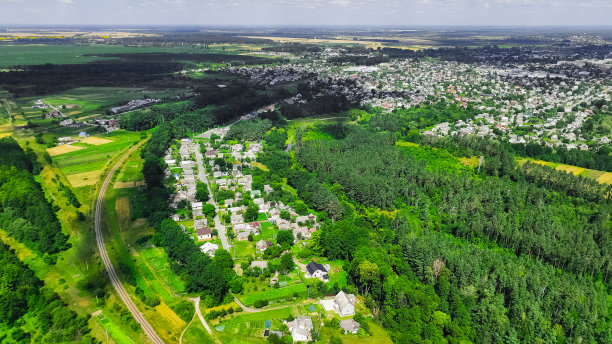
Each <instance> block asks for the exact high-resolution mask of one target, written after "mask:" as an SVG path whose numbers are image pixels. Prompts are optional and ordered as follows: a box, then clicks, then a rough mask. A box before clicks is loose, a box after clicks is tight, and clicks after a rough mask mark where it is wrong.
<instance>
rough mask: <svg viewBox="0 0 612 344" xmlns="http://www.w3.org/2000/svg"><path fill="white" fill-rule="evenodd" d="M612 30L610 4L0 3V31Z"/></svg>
mask: <svg viewBox="0 0 612 344" xmlns="http://www.w3.org/2000/svg"><path fill="white" fill-rule="evenodd" d="M58 24H61V25H84V24H89V25H119V26H120V25H203V26H207V25H212V26H214V25H297V26H299V25H366V26H368V25H397V26H412V25H414V26H416V25H434V26H436V25H438V26H440V25H444V26H446V25H468V26H475V25H519V26H520V25H537V26H540V25H542V26H576V25H612V0H0V26H1V25H58Z"/></svg>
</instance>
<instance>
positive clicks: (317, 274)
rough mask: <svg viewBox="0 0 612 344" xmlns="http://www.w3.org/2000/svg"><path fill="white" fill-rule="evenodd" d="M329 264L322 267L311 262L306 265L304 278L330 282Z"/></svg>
mask: <svg viewBox="0 0 612 344" xmlns="http://www.w3.org/2000/svg"><path fill="white" fill-rule="evenodd" d="M328 272H329V264H325V265H321V264H318V263H315V262H310V263H308V265H306V271H305V273H304V276H305V277H306V278H318V279H320V280H321V281H323V282H327V281H329V275H328Z"/></svg>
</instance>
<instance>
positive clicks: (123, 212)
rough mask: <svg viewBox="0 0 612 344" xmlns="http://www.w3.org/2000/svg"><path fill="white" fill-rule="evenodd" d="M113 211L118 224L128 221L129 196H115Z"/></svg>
mask: <svg viewBox="0 0 612 344" xmlns="http://www.w3.org/2000/svg"><path fill="white" fill-rule="evenodd" d="M115 211H116V213H117V220H118V221H119V223H120V224H125V223H128V222H129V220H130V198H129V197H117V199H116V200H115Z"/></svg>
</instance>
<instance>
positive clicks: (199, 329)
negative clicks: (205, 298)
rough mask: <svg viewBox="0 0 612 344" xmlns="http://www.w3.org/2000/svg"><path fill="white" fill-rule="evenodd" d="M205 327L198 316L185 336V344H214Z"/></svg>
mask: <svg viewBox="0 0 612 344" xmlns="http://www.w3.org/2000/svg"><path fill="white" fill-rule="evenodd" d="M214 343H215V341H213V340H212V339H211V338H210V335H209V334H208V332H206V329H205V328H204V325H202V323H201V322H200V319H199V318H198V317H197V316H196V317H195V319H194V320H193V322H191V324H190V325H189V327H188V328H187V330H186V331H185V334H183V344H214Z"/></svg>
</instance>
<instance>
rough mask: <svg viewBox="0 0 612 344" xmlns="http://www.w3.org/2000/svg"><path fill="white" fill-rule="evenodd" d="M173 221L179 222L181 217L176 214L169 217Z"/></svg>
mask: <svg viewBox="0 0 612 344" xmlns="http://www.w3.org/2000/svg"><path fill="white" fill-rule="evenodd" d="M171 218H172V220H173V221H179V220H180V219H181V217H180V216H179V215H178V214H174V215H172V216H171Z"/></svg>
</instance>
